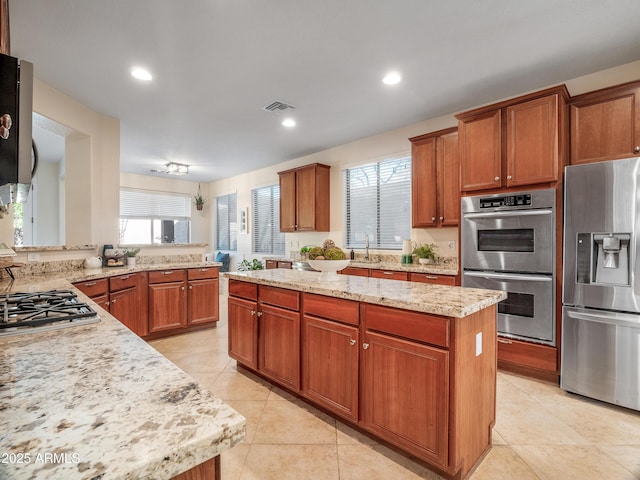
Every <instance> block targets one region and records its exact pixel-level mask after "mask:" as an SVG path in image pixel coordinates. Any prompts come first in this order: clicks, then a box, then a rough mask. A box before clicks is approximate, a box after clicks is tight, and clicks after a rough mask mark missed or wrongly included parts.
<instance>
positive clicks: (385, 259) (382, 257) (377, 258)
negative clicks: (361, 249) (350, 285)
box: [354, 253, 458, 266]
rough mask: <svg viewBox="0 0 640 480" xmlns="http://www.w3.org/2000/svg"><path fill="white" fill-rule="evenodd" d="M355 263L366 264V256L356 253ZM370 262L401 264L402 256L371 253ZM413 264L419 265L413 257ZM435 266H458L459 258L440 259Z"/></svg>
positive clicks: (436, 260)
mask: <svg viewBox="0 0 640 480" xmlns="http://www.w3.org/2000/svg"><path fill="white" fill-rule="evenodd" d="M354 261H355V262H364V261H366V260H365V255H364V253H356V254H355V258H354ZM368 261H369V262H382V263H401V262H402V255H396V254H387V253H380V254H379V253H370V254H369V260H368ZM413 263H418V259H417V258H416V257H413ZM432 264H433V265H450V266H454V265H457V264H458V257H438V258H436V259H435V260H434V261H433V262H432Z"/></svg>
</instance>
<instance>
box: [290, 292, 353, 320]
mask: <svg viewBox="0 0 640 480" xmlns="http://www.w3.org/2000/svg"><path fill="white" fill-rule="evenodd" d="M302 310H303V312H304V313H305V314H308V315H314V316H316V317H320V318H327V319H329V320H336V321H337V322H342V323H348V324H351V325H358V324H359V323H360V315H359V308H358V302H354V301H353V300H344V299H341V298H332V297H324V296H322V295H314V294H313V293H304V294H303V297H302Z"/></svg>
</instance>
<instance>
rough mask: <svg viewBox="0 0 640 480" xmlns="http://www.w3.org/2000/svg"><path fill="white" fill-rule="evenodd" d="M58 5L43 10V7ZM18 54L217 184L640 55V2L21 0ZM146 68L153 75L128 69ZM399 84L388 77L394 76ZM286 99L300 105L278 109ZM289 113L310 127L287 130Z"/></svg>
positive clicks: (125, 149)
mask: <svg viewBox="0 0 640 480" xmlns="http://www.w3.org/2000/svg"><path fill="white" fill-rule="evenodd" d="M45 3H46V6H45ZM9 4H10V8H9V12H10V22H11V53H12V55H13V56H17V57H19V58H24V59H26V60H29V61H31V62H33V64H34V70H35V76H36V77H37V78H38V79H40V80H42V81H44V82H46V83H48V84H49V85H51V86H52V87H54V88H55V89H57V90H59V91H61V92H63V93H65V94H67V95H69V96H71V97H73V98H74V99H76V100H78V101H80V102H81V103H83V104H85V105H87V106H88V107H90V108H92V109H94V110H96V111H98V112H100V113H102V114H105V115H109V116H113V117H116V118H119V119H120V122H121V123H120V125H121V147H120V148H121V170H122V171H124V172H132V173H139V174H145V175H152V173H151V172H150V170H152V169H158V168H161V167H162V166H163V164H165V163H167V162H169V161H175V162H180V163H186V164H189V165H191V169H190V173H189V175H187V176H186V177H181V178H184V179H187V180H194V181H212V180H217V179H221V178H227V177H230V176H233V175H237V174H240V173H244V172H247V171H250V170H254V169H257V168H261V167H265V166H268V165H272V164H276V163H280V162H283V161H285V160H290V159H294V158H298V157H301V156H304V155H307V154H311V153H314V152H317V151H321V150H325V149H327V148H331V147H334V146H337V145H341V144H344V143H348V142H351V141H354V140H356V139H359V138H363V137H367V136H371V135H375V134H378V133H381V132H384V131H387V130H391V129H394V128H398V127H402V126H405V125H408V124H411V123H415V122H418V121H421V120H425V119H428V118H434V117H437V116H440V115H443V114H448V113H452V112H456V111H461V110H464V109H467V108H471V107H475V106H478V105H481V104H486V103H490V102H492V101H495V100H499V99H503V98H506V97H509V96H514V95H518V94H520V93H523V92H527V91H531V90H535V89H538V88H542V87H546V86H549V85H554V84H557V83H561V82H563V81H565V80H566V79H571V78H576V77H579V76H582V75H585V74H588V73H592V72H595V71H599V70H603V69H606V68H609V67H612V66H616V65H621V64H624V63H628V62H631V61H635V60H638V59H640V28H638V20H639V19H640V1H638V0H535V1H533V0H530V1H524V0H523V1H517V2H515V1H505V0H503V1H499V0H474V1H466V0H449V1H442V0H394V1H390V0H387V1H384V0H271V1H267V0H206V1H205V0H200V1H187V2H185V1H169V0H135V1H131V0H109V1H99V0H48V1H47V2H42V0H10V2H9ZM135 65H139V66H144V67H146V68H147V69H149V70H150V71H151V73H152V75H153V77H154V78H153V80H152V81H151V82H147V83H141V82H139V81H137V80H135V79H134V78H132V77H131V75H130V69H131V67H133V66H135ZM389 70H397V71H398V72H400V73H401V75H402V78H403V80H402V82H401V83H400V84H398V85H395V86H387V85H384V84H383V83H382V82H381V79H382V77H383V75H384V74H385V73H387V72H388V71H389ZM275 100H280V101H284V102H286V103H289V104H292V105H294V106H295V107H296V108H295V109H294V110H289V111H287V112H276V113H270V112H267V111H265V110H263V107H264V106H266V105H268V104H270V103H271V102H273V101H275ZM284 115H287V116H292V117H294V118H295V120H296V121H297V126H296V127H294V128H290V129H287V128H285V127H283V126H282V125H281V120H282V119H283V117H284Z"/></svg>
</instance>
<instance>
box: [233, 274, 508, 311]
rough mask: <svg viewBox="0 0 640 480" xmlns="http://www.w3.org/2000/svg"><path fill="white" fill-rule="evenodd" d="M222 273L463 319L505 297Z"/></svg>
mask: <svg viewBox="0 0 640 480" xmlns="http://www.w3.org/2000/svg"><path fill="white" fill-rule="evenodd" d="M223 275H224V276H226V277H228V278H230V279H234V280H241V281H245V282H251V283H257V284H262V285H271V286H275V287H281V288H288V289H291V290H297V291H300V292H308V293H317V294H319V295H327V296H330V297H337V298H346V299H349V300H356V301H359V302H365V303H372V304H376V305H386V306H389V307H395V308H403V309H406V310H414V311H417V312H425V313H431V314H434V315H444V316H447V317H457V318H462V317H466V316H467V315H470V314H472V313H474V312H477V311H480V310H482V309H483V308H486V307H488V306H490V305H493V304H496V303H498V302H499V301H501V300H504V299H505V298H507V294H506V292H503V291H500V290H483V289H478V288H463V287H450V286H446V285H431V284H425V283H419V282H404V281H401V280H386V279H380V278H370V277H356V276H353V275H337V279H335V280H331V281H320V280H319V277H320V272H309V271H299V270H287V269H281V268H276V269H271V270H254V271H249V272H228V273H223Z"/></svg>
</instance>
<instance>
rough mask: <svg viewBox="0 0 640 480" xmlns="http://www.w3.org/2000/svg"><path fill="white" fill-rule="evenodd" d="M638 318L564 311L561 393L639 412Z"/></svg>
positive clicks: (635, 316)
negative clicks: (563, 391)
mask: <svg viewBox="0 0 640 480" xmlns="http://www.w3.org/2000/svg"><path fill="white" fill-rule="evenodd" d="M639 359H640V315H633V314H625V313H617V312H606V311H601V310H593V309H581V308H572V307H564V308H563V309H562V362H561V372H560V373H561V376H560V387H561V388H562V389H563V390H567V391H570V392H574V393H578V394H580V395H585V396H587V397H591V398H595V399H597V400H602V401H604V402H609V403H613V404H616V405H621V406H623V407H627V408H632V409H634V410H640V375H639V374H638V368H639V366H638V361H639Z"/></svg>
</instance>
